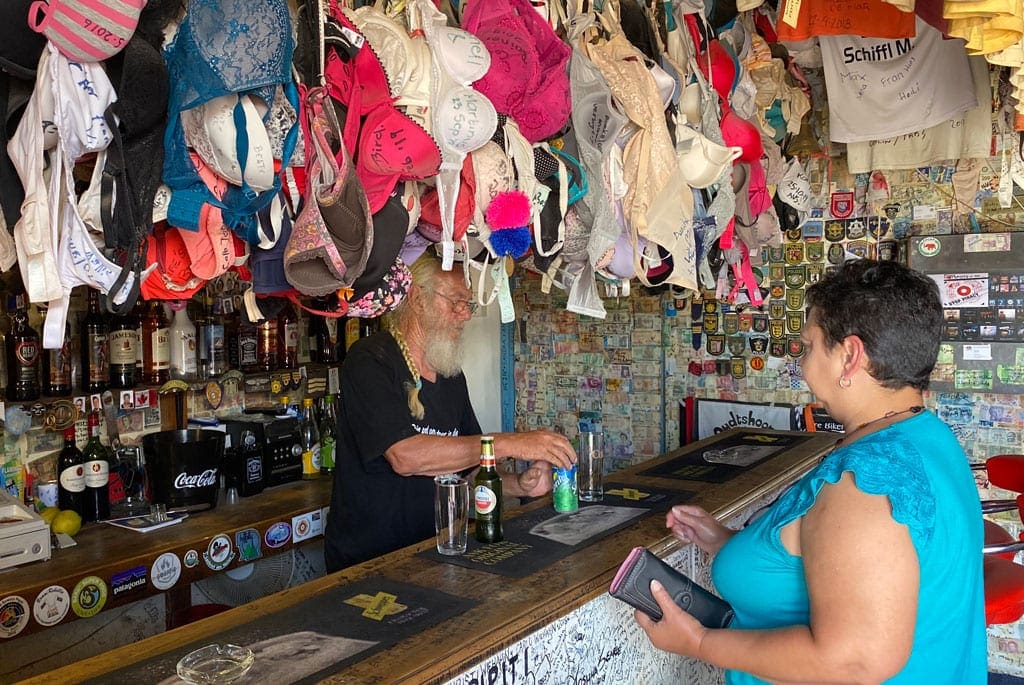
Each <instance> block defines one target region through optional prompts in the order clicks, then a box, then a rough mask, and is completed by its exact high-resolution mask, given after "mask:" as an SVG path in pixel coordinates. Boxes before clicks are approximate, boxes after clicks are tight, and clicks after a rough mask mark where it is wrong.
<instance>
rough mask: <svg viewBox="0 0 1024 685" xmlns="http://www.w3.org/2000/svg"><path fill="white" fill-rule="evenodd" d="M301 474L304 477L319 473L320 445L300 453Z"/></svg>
mask: <svg viewBox="0 0 1024 685" xmlns="http://www.w3.org/2000/svg"><path fill="white" fill-rule="evenodd" d="M302 473H303V474H304V475H310V474H314V473H316V474H319V473H320V445H319V444H316V445H313V447H312V448H311V449H308V450H305V451H304V452H303V453H302Z"/></svg>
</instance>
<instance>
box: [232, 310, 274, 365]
mask: <svg viewBox="0 0 1024 685" xmlns="http://www.w3.org/2000/svg"><path fill="white" fill-rule="evenodd" d="M274 335H277V331H274ZM258 343H259V341H258V335H257V331H256V325H255V324H253V323H252V322H251V321H249V319H248V317H246V316H244V315H241V314H240V315H239V317H238V338H237V339H236V340H235V347H237V348H238V369H239V370H240V371H242V372H244V373H252V372H253V371H257V370H258V369H259V363H258V358H257V350H258V349H259V344H258Z"/></svg>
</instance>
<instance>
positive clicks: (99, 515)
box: [81, 411, 110, 521]
mask: <svg viewBox="0 0 1024 685" xmlns="http://www.w3.org/2000/svg"><path fill="white" fill-rule="evenodd" d="M88 424H89V440H88V442H86V443H85V449H84V450H82V459H83V460H84V461H85V497H84V505H83V508H84V510H83V511H82V512H81V514H82V520H83V521H103V520H105V519H108V518H110V450H108V449H107V447H106V446H105V445H104V444H103V443H101V442H100V413H99V412H98V411H92V412H89V418H88Z"/></svg>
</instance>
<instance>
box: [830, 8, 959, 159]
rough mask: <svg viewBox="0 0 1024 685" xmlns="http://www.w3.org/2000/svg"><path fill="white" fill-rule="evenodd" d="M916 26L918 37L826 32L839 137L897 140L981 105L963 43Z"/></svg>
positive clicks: (833, 123) (833, 124)
mask: <svg viewBox="0 0 1024 685" xmlns="http://www.w3.org/2000/svg"><path fill="white" fill-rule="evenodd" d="M915 25H916V31H917V33H916V35H915V36H914V37H913V38H898V39H885V38H861V37H859V36H820V37H819V42H820V44H821V57H822V63H823V66H824V71H825V87H826V89H827V91H828V109H829V137H830V138H831V139H832V140H834V141H836V142H840V143H850V142H857V141H863V140H881V139H884V138H891V137H893V136H899V135H903V134H904V133H911V132H913V131H920V130H922V129H925V128H928V127H930V126H934V125H936V124H939V123H941V122H943V121H946V120H948V119H953V118H955V117H958V116H959V115H961V114H963V113H964V112H966V111H967V110H969V109H973V108H974V107H976V106H977V105H978V102H977V99H976V97H975V94H974V82H973V80H972V78H971V70H970V65H969V63H968V61H967V51H966V49H965V48H964V43H963V41H961V40H957V39H952V40H944V39H943V38H942V34H941V33H940V32H939V31H938V30H936V29H934V28H932V27H931V26H929V25H928V24H926V23H925V22H924V21H923V20H922V19H921V18H920V17H918V18H917V20H916V24H915Z"/></svg>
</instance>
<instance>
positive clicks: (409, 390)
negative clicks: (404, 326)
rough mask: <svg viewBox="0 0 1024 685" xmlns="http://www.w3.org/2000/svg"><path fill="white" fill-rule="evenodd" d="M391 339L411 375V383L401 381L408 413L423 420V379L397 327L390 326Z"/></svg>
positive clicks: (424, 411)
mask: <svg viewBox="0 0 1024 685" xmlns="http://www.w3.org/2000/svg"><path fill="white" fill-rule="evenodd" d="M389 332H390V333H391V337H393V338H394V339H395V342H396V343H398V349H399V350H401V352H402V358H403V359H405V365H406V367H408V369H409V373H410V374H412V381H411V382H410V381H402V387H403V388H405V393H406V397H407V402H408V405H409V413H410V414H412V417H413V418H414V419H416V420H418V421H422V420H423V416H424V414H425V413H426V410H425V409H424V408H423V403H422V402H420V389H422V388H423V379H422V378H421V377H420V371H419V369H418V368H416V362H414V361H413V360H412V353H410V352H409V345H408V344H406V342H405V336H403V335H402V333H401V332H400V331H399V330H398V326H391V327H390V328H389Z"/></svg>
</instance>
